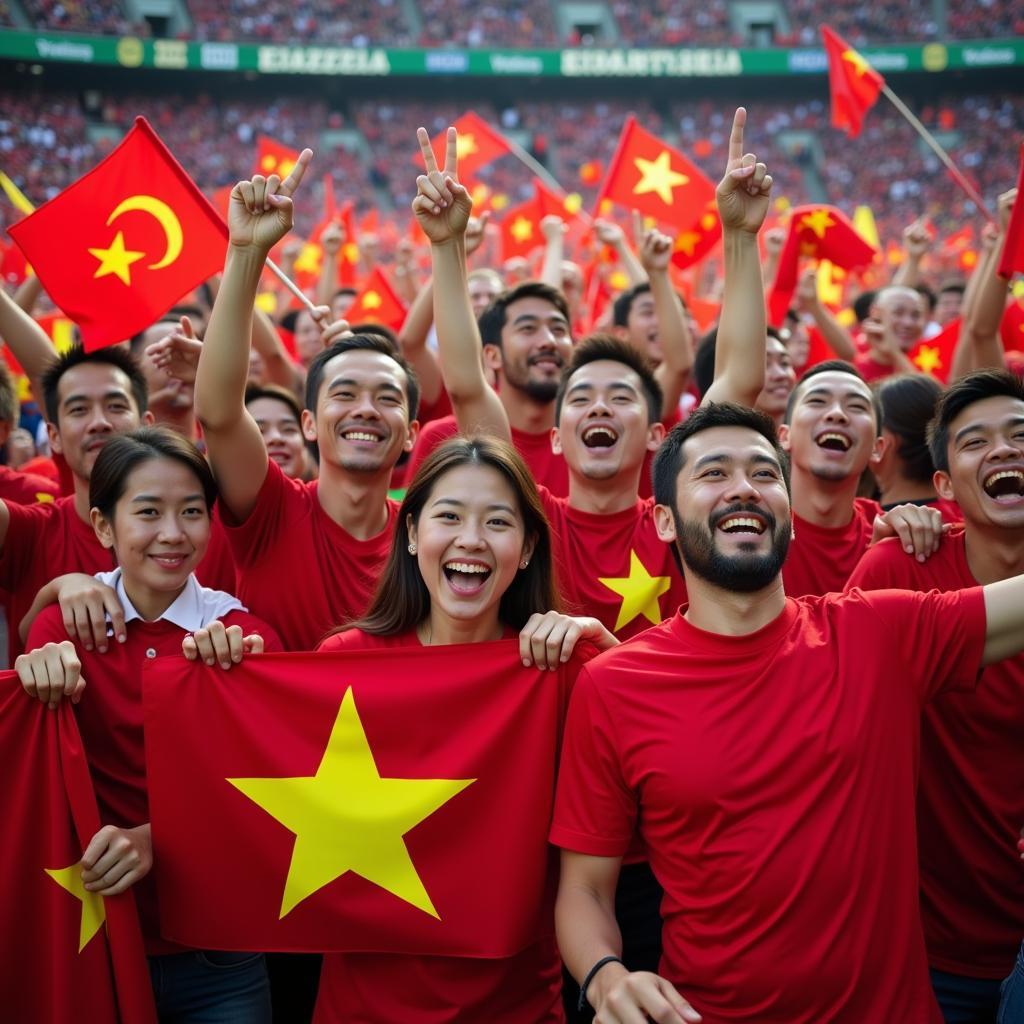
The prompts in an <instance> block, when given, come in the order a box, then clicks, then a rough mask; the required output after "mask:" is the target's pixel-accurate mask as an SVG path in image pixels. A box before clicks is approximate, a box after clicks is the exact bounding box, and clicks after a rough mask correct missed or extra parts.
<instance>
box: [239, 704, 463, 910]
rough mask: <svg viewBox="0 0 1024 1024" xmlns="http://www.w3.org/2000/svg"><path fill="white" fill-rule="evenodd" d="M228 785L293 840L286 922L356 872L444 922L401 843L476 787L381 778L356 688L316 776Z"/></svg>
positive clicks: (284, 902)
mask: <svg viewBox="0 0 1024 1024" xmlns="http://www.w3.org/2000/svg"><path fill="white" fill-rule="evenodd" d="M227 781H228V782H230V783H231V785H233V786H235V787H236V788H237V789H239V790H241V792H243V793H244V794H245V795H246V796H247V797H248V798H249V799H250V800H252V801H253V802H254V803H256V804H258V805H259V806H260V807H262V808H263V810H265V811H266V812H267V814H269V815H270V816H271V817H272V818H275V819H276V820H277V821H279V822H280V823H281V824H282V825H284V827H285V828H286V829H288V831H289V832H292V833H294V834H295V845H294V847H293V848H292V858H291V863H290V865H289V866H288V877H287V879H286V880H285V885H284V895H283V897H282V900H281V913H280V916H281V917H282V918H283V917H284V916H285V915H286V914H288V913H289V912H290V911H291V910H293V909H294V908H295V907H296V906H298V904H299V903H301V902H302V901H303V900H304V899H306V897H308V896H311V895H312V894H313V893H315V892H316V891H317V890H318V889H321V888H323V887H324V886H325V885H327V884H329V883H330V882H333V881H334V879H336V878H339V877H341V876H342V875H344V874H345V873H346V872H348V871H351V872H353V873H354V874H357V875H359V876H360V877H362V878H365V879H366V880H367V881H368V882H372V883H373V884H374V885H378V886H380V887H381V888H382V889H385V890H387V891H388V892H390V893H392V894H393V895H395V896H397V897H398V898H399V899H400V900H404V901H405V902H406V903H410V904H412V906H414V907H417V908H418V909H420V910H422V911H423V912H424V913H427V914H430V916H431V917H436V918H437V919H438V920H440V917H441V915H440V914H438V912H437V911H436V910H435V909H434V904H433V903H432V902H431V899H430V896H429V895H428V894H427V890H426V888H425V887H424V885H423V880H422V879H421V878H420V876H419V873H418V872H417V870H416V866H415V865H414V864H413V862H412V858H411V857H410V856H409V849H408V847H407V846H406V844H405V840H404V838H403V837H404V836H405V834H406V833H407V832H410V831H411V830H412V829H413V828H415V827H416V826H417V825H418V824H419V823H420V822H421V821H423V820H425V819H426V818H429V817H430V815H431V814H433V813H434V812H435V811H436V810H437V809H438V808H439V807H442V806H443V805H444V804H446V803H447V802H448V801H449V800H451V799H452V797H454V796H455V795H456V794H458V793H461V792H462V790H464V789H465V788H466V787H467V786H469V785H471V784H472V783H473V782H475V781H476V780H475V779H391V778H382V777H381V775H380V772H379V771H378V769H377V765H376V764H375V762H374V759H373V751H372V750H371V749H370V744H369V741H368V740H367V738H366V732H365V730H364V729H363V725H362V723H361V722H360V720H359V713H358V712H357V711H356V702H355V697H354V696H353V695H352V690H351V688H349V689H348V690H346V691H345V696H344V698H343V699H342V702H341V707H340V708H339V709H338V717H337V718H336V719H335V722H334V726H333V728H332V729H331V735H330V738H329V739H328V741H327V748H326V749H325V750H324V754H323V758H322V759H321V761H320V766H319V767H318V768H317V771H316V775H311V776H300V777H298V778H277V779H228V780H227Z"/></svg>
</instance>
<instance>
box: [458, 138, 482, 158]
mask: <svg viewBox="0 0 1024 1024" xmlns="http://www.w3.org/2000/svg"><path fill="white" fill-rule="evenodd" d="M479 150H480V147H479V146H478V145H477V144H476V139H475V138H473V133H472V132H466V133H465V134H463V133H462V132H460V133H459V137H458V139H457V140H456V142H455V155H456V156H457V157H458V158H459V159H460V160H461V159H462V158H463V157H464V156H469V155H470V154H471V153H477V152H479Z"/></svg>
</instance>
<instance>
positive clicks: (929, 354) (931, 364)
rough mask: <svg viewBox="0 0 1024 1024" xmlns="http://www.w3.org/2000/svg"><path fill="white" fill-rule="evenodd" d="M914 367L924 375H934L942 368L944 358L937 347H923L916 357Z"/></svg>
mask: <svg viewBox="0 0 1024 1024" xmlns="http://www.w3.org/2000/svg"><path fill="white" fill-rule="evenodd" d="M914 365H915V366H916V367H917V368H918V369H919V370H920V371H921V372H922V373H932V372H933V371H934V370H938V369H940V368H941V367H942V357H941V356H940V355H939V350H938V348H937V347H936V346H935V345H922V346H921V347H920V349H918V352H917V355H916V356H914Z"/></svg>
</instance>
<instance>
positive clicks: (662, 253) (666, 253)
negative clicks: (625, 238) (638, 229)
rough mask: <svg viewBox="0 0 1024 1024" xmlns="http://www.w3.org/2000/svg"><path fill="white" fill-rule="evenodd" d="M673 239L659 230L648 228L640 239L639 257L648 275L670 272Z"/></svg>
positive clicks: (638, 246)
mask: <svg viewBox="0 0 1024 1024" xmlns="http://www.w3.org/2000/svg"><path fill="white" fill-rule="evenodd" d="M672 248H673V246H672V239H671V238H669V236H668V235H666V234H664V232H661V231H659V230H658V229H657V228H648V229H647V230H646V231H644V232H643V234H642V236H641V237H640V240H639V244H638V245H637V255H638V256H639V257H640V263H641V265H642V266H643V268H644V270H646V271H647V273H648V274H651V273H654V272H656V271H665V270H668V265H669V261H670V260H671V259H672Z"/></svg>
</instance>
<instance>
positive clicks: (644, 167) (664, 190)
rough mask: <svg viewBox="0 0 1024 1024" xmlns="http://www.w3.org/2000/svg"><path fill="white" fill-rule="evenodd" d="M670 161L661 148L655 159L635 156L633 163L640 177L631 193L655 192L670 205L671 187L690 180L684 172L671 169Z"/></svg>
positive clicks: (666, 151) (640, 194)
mask: <svg viewBox="0 0 1024 1024" xmlns="http://www.w3.org/2000/svg"><path fill="white" fill-rule="evenodd" d="M671 161H672V157H671V155H670V154H669V151H668V150H667V149H663V150H662V151H661V153H659V154H658V158H657V159H656V160H645V159H644V158H643V157H642V156H638V157H635V158H634V159H633V163H634V164H636V169H637V170H638V171H639V172H640V174H641V175H642V177H641V178H640V180H639V181H638V182H637V183H636V185H634V186H633V194H634V195H637V196H642V195H644V194H645V193H647V192H657V193H658V198H659V199H660V200H661V201H662V202H663V203H664V204H665V205H666V206H671V205H672V189H674V188H677V187H678V186H680V185H686V184H688V183H689V181H690V179H689V178H688V177H687V176H686V175H685V174H680V173H679V171H673V170H672V166H671Z"/></svg>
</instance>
